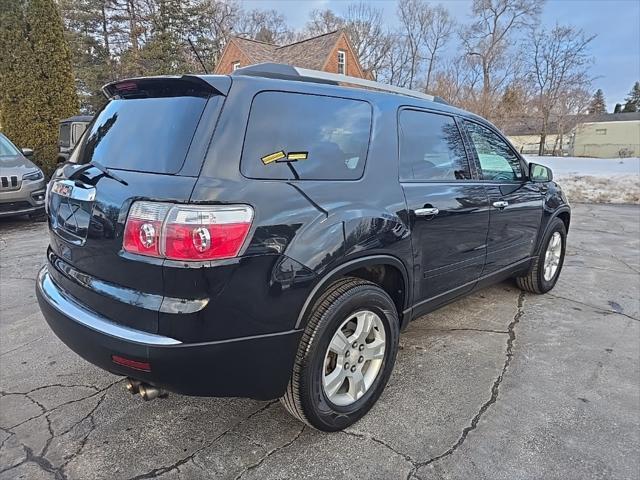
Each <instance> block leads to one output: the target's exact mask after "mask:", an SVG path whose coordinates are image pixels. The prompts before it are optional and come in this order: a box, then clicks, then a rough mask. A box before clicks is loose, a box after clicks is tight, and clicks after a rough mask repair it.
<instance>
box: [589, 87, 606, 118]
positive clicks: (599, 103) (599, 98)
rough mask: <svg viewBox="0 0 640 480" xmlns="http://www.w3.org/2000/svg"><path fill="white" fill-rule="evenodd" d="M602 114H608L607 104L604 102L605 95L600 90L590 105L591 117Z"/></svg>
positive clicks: (594, 95)
mask: <svg viewBox="0 0 640 480" xmlns="http://www.w3.org/2000/svg"><path fill="white" fill-rule="evenodd" d="M601 113H607V104H606V102H605V100H604V93H603V92H602V89H601V88H599V89H597V90H596V92H595V93H594V94H593V97H592V98H591V102H590V103H589V115H598V114H601Z"/></svg>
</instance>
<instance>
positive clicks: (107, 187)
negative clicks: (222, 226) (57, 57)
mask: <svg viewBox="0 0 640 480" xmlns="http://www.w3.org/2000/svg"><path fill="white" fill-rule="evenodd" d="M210 80H212V82H211V83H210V82H208V81H205V80H203V79H201V78H199V77H191V76H183V77H155V78H146V79H133V80H126V81H121V82H118V83H114V84H111V85H108V86H106V87H105V92H106V93H107V94H108V95H109V96H110V98H111V100H110V101H109V103H108V104H107V105H106V106H105V107H104V108H103V110H102V111H101V112H100V113H99V114H98V115H96V117H95V120H94V121H93V122H92V123H91V124H90V125H89V126H88V128H87V131H86V133H85V135H84V136H83V138H82V139H81V141H80V142H79V143H78V145H77V147H76V149H75V150H74V151H73V153H72V155H71V157H70V159H69V162H68V163H67V164H65V165H64V166H62V167H60V168H59V169H58V170H57V171H56V173H55V174H54V177H53V179H52V181H51V183H50V184H49V188H48V199H47V207H48V214H49V226H50V230H51V244H50V249H49V252H48V257H49V262H50V268H49V271H50V274H51V275H52V277H53V279H54V281H55V282H56V283H57V284H58V285H59V286H60V287H62V288H63V289H64V290H66V291H67V292H68V293H70V294H71V295H72V296H73V297H75V298H76V299H77V300H78V301H80V302H81V303H82V304H84V305H85V306H87V307H89V308H90V309H91V310H94V311H96V312H98V313H99V314H100V315H102V316H104V317H106V318H108V319H110V320H112V321H114V322H117V323H121V324H124V325H128V326H131V327H134V328H137V329H140V330H144V331H147V332H152V333H155V332H157V330H158V311H159V309H160V306H161V304H162V301H163V289H164V287H163V275H162V273H163V270H162V265H163V260H162V259H159V258H153V257H145V256H141V255H135V254H131V253H127V252H125V251H124V250H123V248H122V238H123V232H124V225H125V221H126V217H127V213H128V211H129V208H130V206H131V204H132V203H133V202H134V201H136V200H141V199H144V200H154V201H167V202H187V201H188V200H189V197H190V195H191V192H192V190H193V187H194V184H195V182H196V179H197V175H198V173H199V171H200V168H201V166H202V162H203V159H204V156H205V154H206V149H207V146H208V143H209V141H210V139H211V135H212V133H213V129H214V126H215V121H216V119H217V117H218V114H219V111H220V108H221V106H222V102H223V99H224V96H223V93H224V92H225V89H224V88H223V89H222V91H221V89H220V88H216V87H215V86H214V84H215V83H216V82H217V83H218V84H220V85H222V86H224V85H226V87H227V90H228V84H227V83H226V82H229V80H228V79H227V78H226V77H213V78H211V79H210ZM218 86H219V85H218Z"/></svg>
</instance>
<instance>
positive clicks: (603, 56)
mask: <svg viewBox="0 0 640 480" xmlns="http://www.w3.org/2000/svg"><path fill="white" fill-rule="evenodd" d="M348 3H349V1H348V0H244V1H243V2H242V4H243V5H244V6H245V7H246V8H247V9H253V8H260V9H271V8H273V9H275V10H277V11H278V12H279V13H281V14H282V15H284V16H285V18H286V19H287V21H288V23H289V24H290V25H291V26H292V27H293V28H295V29H301V28H302V27H304V24H305V23H306V21H307V19H308V16H309V12H311V11H312V10H314V9H324V8H330V9H332V10H334V11H335V12H337V13H341V12H343V11H344V10H345V8H346V6H347V5H348ZM371 3H372V4H373V5H375V6H376V7H378V8H382V9H383V10H384V13H385V15H384V17H385V18H386V19H388V22H389V25H390V26H395V25H397V21H398V20H397V17H396V16H395V10H396V2H395V0H372V1H371ZM431 3H432V4H434V5H435V4H438V3H440V4H442V5H444V6H445V7H446V8H447V9H448V10H449V12H450V13H451V14H452V16H453V17H454V18H455V19H456V20H457V21H458V22H459V23H466V22H469V21H470V20H471V0H440V1H438V0H435V1H433V2H431ZM541 22H542V25H543V26H545V27H553V26H554V25H555V24H556V23H558V24H561V25H566V24H569V25H572V26H574V27H578V28H581V29H583V30H584V32H585V34H587V35H596V38H595V39H594V40H593V42H592V43H591V52H592V54H593V56H594V63H593V65H592V68H591V75H592V76H593V77H594V81H593V90H594V91H595V89H597V88H601V89H602V90H603V91H604V95H605V99H606V101H607V106H608V109H609V111H613V107H614V106H615V104H616V103H618V102H619V103H624V98H625V97H626V96H627V94H628V93H629V91H630V90H631V87H632V86H633V84H634V82H636V81H639V80H640V0H547V2H546V3H545V6H544V9H543V12H542V18H541Z"/></svg>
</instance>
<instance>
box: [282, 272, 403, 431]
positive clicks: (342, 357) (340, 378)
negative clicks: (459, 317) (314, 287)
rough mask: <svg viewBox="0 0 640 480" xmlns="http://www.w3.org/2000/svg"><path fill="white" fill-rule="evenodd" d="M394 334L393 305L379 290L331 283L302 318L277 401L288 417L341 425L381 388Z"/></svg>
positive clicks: (351, 281) (322, 426)
mask: <svg viewBox="0 0 640 480" xmlns="http://www.w3.org/2000/svg"><path fill="white" fill-rule="evenodd" d="M367 329H368V330H367ZM399 335H400V333H399V321H398V314H397V311H396V307H395V304H394V303H393V300H391V298H390V297H389V295H387V293H386V292H385V291H384V290H382V289H381V288H380V287H378V286H377V285H376V284H374V283H371V282H368V281H366V280H361V279H358V278H344V279H340V280H338V281H336V282H334V283H333V284H332V285H331V286H330V287H329V288H328V289H327V290H326V291H325V292H324V293H323V294H322V295H321V297H320V298H319V299H318V300H317V301H316V302H315V304H314V306H313V308H312V310H311V312H310V314H309V316H308V322H307V327H306V328H305V331H304V334H303V336H302V339H301V341H300V345H299V347H298V352H297V354H296V359H295V364H294V368H293V372H292V375H291V379H290V380H289V385H288V386H287V390H286V392H285V395H284V396H283V397H282V398H281V399H280V401H281V402H282V404H283V405H284V407H285V408H286V409H287V410H288V411H289V413H291V415H293V416H294V417H296V418H298V419H299V420H300V421H302V422H304V423H306V424H307V425H310V426H312V427H314V428H317V429H318V430H323V431H326V432H333V431H337V430H342V429H344V428H347V427H348V426H350V425H352V424H353V423H355V422H357V421H358V420H359V419H360V418H362V417H363V416H364V415H365V414H366V413H367V412H368V411H369V410H370V409H371V407H372V406H373V405H374V404H375V402H376V401H377V399H378V397H379V396H380V394H381V393H382V391H383V390H384V387H385V386H386V384H387V381H388V379H389V376H390V375H391V371H392V370H393V366H394V363H395V359H396V355H397V352H398V338H399ZM374 350H375V351H374ZM340 382H342V383H340ZM352 387H353V388H352Z"/></svg>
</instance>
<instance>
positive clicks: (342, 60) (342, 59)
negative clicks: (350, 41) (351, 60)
mask: <svg viewBox="0 0 640 480" xmlns="http://www.w3.org/2000/svg"><path fill="white" fill-rule="evenodd" d="M338 73H342V74H343V75H344V74H346V73H347V56H346V54H345V53H344V50H338Z"/></svg>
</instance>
